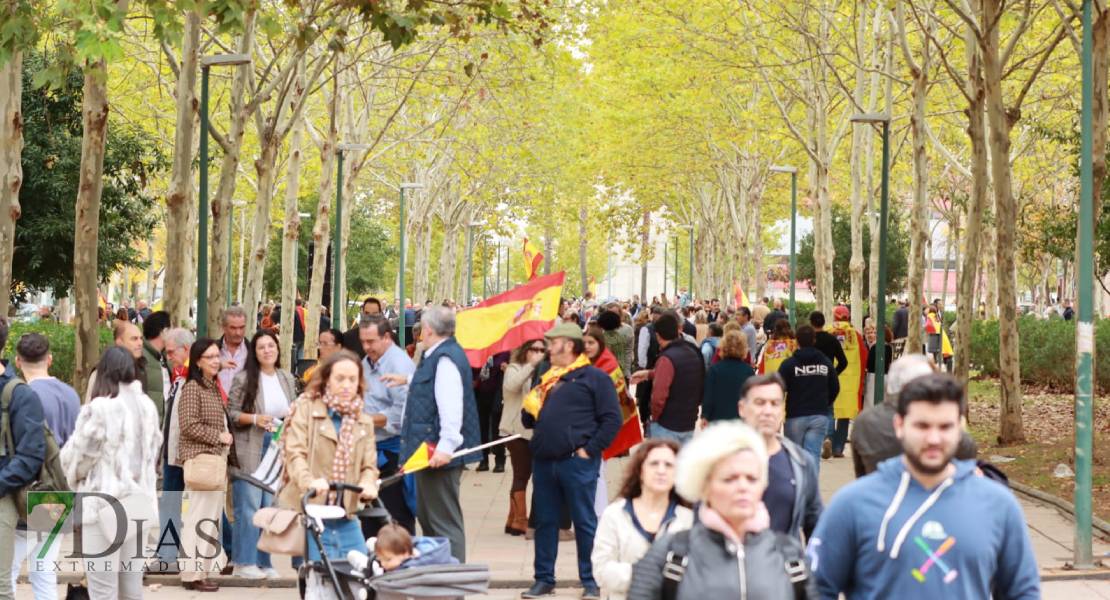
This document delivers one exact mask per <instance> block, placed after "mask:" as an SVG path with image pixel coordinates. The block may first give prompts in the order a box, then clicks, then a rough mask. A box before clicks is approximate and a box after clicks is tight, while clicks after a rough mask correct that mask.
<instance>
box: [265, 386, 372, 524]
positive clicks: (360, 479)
mask: <svg viewBox="0 0 1110 600" xmlns="http://www.w3.org/2000/svg"><path fill="white" fill-rule="evenodd" d="M286 422H287V425H286V427H285V429H284V430H283V432H282V436H281V441H282V444H283V445H284V448H283V453H282V460H283V461H284V466H285V477H286V478H288V481H287V482H286V483H285V484H284V485H283V486H282V488H281V491H279V492H278V504H279V505H281V506H283V507H286V508H292V509H296V510H300V508H301V497H302V496H304V494H305V492H307V491H308V488H309V484H311V483H312V482H313V481H314V480H316V479H328V480H330V479H331V465H332V460H333V458H334V457H335V450H336V447H337V446H338V443H339V436H338V434H337V433H336V431H335V425H334V424H333V423H332V420H331V417H329V416H328V407H327V406H326V405H324V401H323V400H322V399H319V398H311V399H310V398H308V397H307V396H304V395H302V396H301V397H300V398H298V399H297V402H296V403H295V404H294V405H293V414H292V415H290V416H289V418H288V419H287V421H286ZM309 448H311V453H310V451H309ZM377 464H378V450H377V448H376V447H375V445H374V422H373V421H372V420H371V419H370V416H369V415H367V414H365V413H362V414H360V415H359V418H358V426H357V427H356V428H355V439H354V447H353V448H352V449H351V464H350V466H349V467H348V469H347V476H346V477H344V480H345V481H346V482H347V483H353V484H355V485H358V486H359V487H361V488H362V489H363V490H364V491H369V492H372V493H373V495H375V496H376V495H377V493H378V467H377ZM312 502H313V503H314V504H323V503H324V498H322V497H317V498H315V499H313V500H312ZM358 504H359V499H358V496H357V495H355V494H353V493H350V492H348V493H346V494H344V499H343V505H344V507H345V508H346V509H347V515H348V516H351V515H353V514H354V513H355V512H357V511H358V509H359V507H358Z"/></svg>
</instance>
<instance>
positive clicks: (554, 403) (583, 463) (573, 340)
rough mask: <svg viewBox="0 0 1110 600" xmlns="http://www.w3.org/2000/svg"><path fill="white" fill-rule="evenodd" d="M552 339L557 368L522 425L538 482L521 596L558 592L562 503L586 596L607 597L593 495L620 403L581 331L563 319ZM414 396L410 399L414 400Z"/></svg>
mask: <svg viewBox="0 0 1110 600" xmlns="http://www.w3.org/2000/svg"><path fill="white" fill-rule="evenodd" d="M544 337H545V338H547V340H548V341H549V344H550V351H551V353H550V354H551V369H550V370H548V371H547V372H546V373H544V374H543V376H542V377H541V378H540V384H539V385H537V386H536V387H535V388H533V389H532V391H531V392H529V393H528V395H527V396H526V397H525V398H524V403H523V414H522V419H523V424H524V426H525V427H527V428H529V429H532V430H533V435H532V442H531V448H532V457H533V470H532V482H533V485H534V486H535V491H534V494H533V498H534V499H535V506H534V511H535V517H536V540H535V542H536V546H535V548H536V554H535V561H534V568H535V582H534V583H533V584H532V587H531V588H529V589H528V590H527V591H525V592H524V593H522V594H521V597H522V598H539V597H543V596H549V595H551V594H552V593H553V592H554V591H555V559H556V557H557V556H558V552H559V510H560V507H561V506H562V505H563V504H567V505H569V506H570V514H571V520H572V521H573V523H574V530H575V543H576V544H577V549H578V577H579V579H580V581H581V582H582V587H583V593H582V597H583V598H587V599H589V598H595V599H596V598H600V595H601V593H600V590H598V586H597V582H596V581H595V580H594V576H593V565H592V563H591V562H590V553H591V551H592V550H593V544H594V532H595V531H596V529H597V512H596V511H595V509H594V498H595V493H596V491H597V478H598V473H599V470H600V467H601V458H602V454H603V453H604V451H605V449H606V448H608V447H609V445H610V444H611V443H612V442H613V439H614V438H615V437H616V436H617V433H618V432H619V431H620V429H621V421H622V420H621V406H620V402H619V400H618V399H617V390H616V387H615V386H614V384H613V380H612V379H611V378H610V376H609V375H607V374H605V372H604V371H602V370H601V369H598V368H597V367H595V366H593V365H591V364H590V359H589V358H588V357H587V356H586V355H585V350H586V347H585V341H584V340H583V336H582V330H581V329H579V328H578V327H576V326H575V325H572V324H570V323H561V324H559V325H557V326H555V327H554V328H553V329H551V330H550V331H548V332H547V333H546V334H545V335H544ZM410 403H411V399H410Z"/></svg>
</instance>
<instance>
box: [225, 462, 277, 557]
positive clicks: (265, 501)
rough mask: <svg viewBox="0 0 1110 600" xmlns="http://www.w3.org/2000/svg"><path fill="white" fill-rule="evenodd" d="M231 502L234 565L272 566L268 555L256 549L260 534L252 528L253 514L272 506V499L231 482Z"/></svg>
mask: <svg viewBox="0 0 1110 600" xmlns="http://www.w3.org/2000/svg"><path fill="white" fill-rule="evenodd" d="M231 501H232V504H233V505H234V509H235V522H234V523H233V524H232V527H234V528H235V532H234V534H233V535H232V537H231V560H233V561H235V564H236V565H242V566H246V565H256V566H258V568H260V569H267V568H270V567H272V566H273V563H271V562H270V555H269V554H267V553H265V552H262V551H260V550H259V549H258V538H259V536H260V535H261V534H262V532H261V531H260V530H259V529H258V528H257V527H255V526H254V523H253V521H254V513H256V512H258V509H260V508H263V507H266V506H270V505H271V504H273V501H274V497H273V496H272V495H271V494H267V493H266V492H263V491H262V490H260V489H258V488H257V487H255V486H253V485H251V484H249V483H247V482H245V481H239V480H234V481H232V482H231Z"/></svg>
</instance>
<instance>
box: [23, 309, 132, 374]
mask: <svg viewBox="0 0 1110 600" xmlns="http://www.w3.org/2000/svg"><path fill="white" fill-rule="evenodd" d="M99 330H100V349H101V351H103V350H104V349H105V348H107V347H108V346H110V345H111V344H112V330H111V329H108V328H106V327H100V329H99ZM25 333H41V334H43V335H45V336H46V339H48V340H50V353H51V354H52V355H53V356H54V362H53V364H52V366H51V367H50V374H51V375H53V376H54V377H57V378H58V379H61V380H62V381H65V382H67V383H69V384H70V385H73V366H74V364H75V363H76V359H75V358H74V349H73V339H74V335H73V326H72V325H66V324H63V323H55V322H53V321H40V322H38V323H20V322H15V323H12V324H11V329H10V330H9V332H8V343H7V345H6V346H4V352H3V357H4V358H5V359H8V360H13V359H14V357H15V345H16V344H17V343H18V342H19V337H20V336H22V335H23V334H25Z"/></svg>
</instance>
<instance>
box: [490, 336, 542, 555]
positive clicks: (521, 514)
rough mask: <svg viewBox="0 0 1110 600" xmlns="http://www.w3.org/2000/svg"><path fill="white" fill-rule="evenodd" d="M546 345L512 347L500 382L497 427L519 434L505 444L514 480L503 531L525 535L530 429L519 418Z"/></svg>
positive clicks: (539, 342) (538, 341) (539, 341)
mask: <svg viewBox="0 0 1110 600" xmlns="http://www.w3.org/2000/svg"><path fill="white" fill-rule="evenodd" d="M546 351H547V346H546V345H545V344H544V341H543V340H542V339H536V340H528V341H527V342H524V343H523V344H522V345H520V346H519V347H517V349H516V350H513V354H512V356H511V357H510V358H509V363H508V365H507V366H506V367H505V377H504V378H503V379H502V381H501V397H502V404H503V410H502V411H501V423H500V426H499V428H498V429H499V430H500V433H501V435H502V436H504V437H508V436H510V435H520V436H521V437H519V438H517V439H515V440H512V441H510V442H508V443H506V444H505V446H506V447H507V448H508V450H509V461H510V462H511V463H512V467H513V482H512V485H510V486H509V516H508V517H507V518H506V520H505V533H507V534H509V535H524V534H525V533H526V532H527V529H528V500H527V495H528V480H529V479H531V478H532V450H531V448H530V447H529V446H528V442H529V440H531V439H532V430H531V429H525V427H524V423H522V422H521V419H520V410H521V406H523V404H524V396H526V395H527V394H528V391H529V390H531V389H532V374H533V373H535V371H536V365H538V364H540V361H541V360H543V354H544V352H546Z"/></svg>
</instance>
